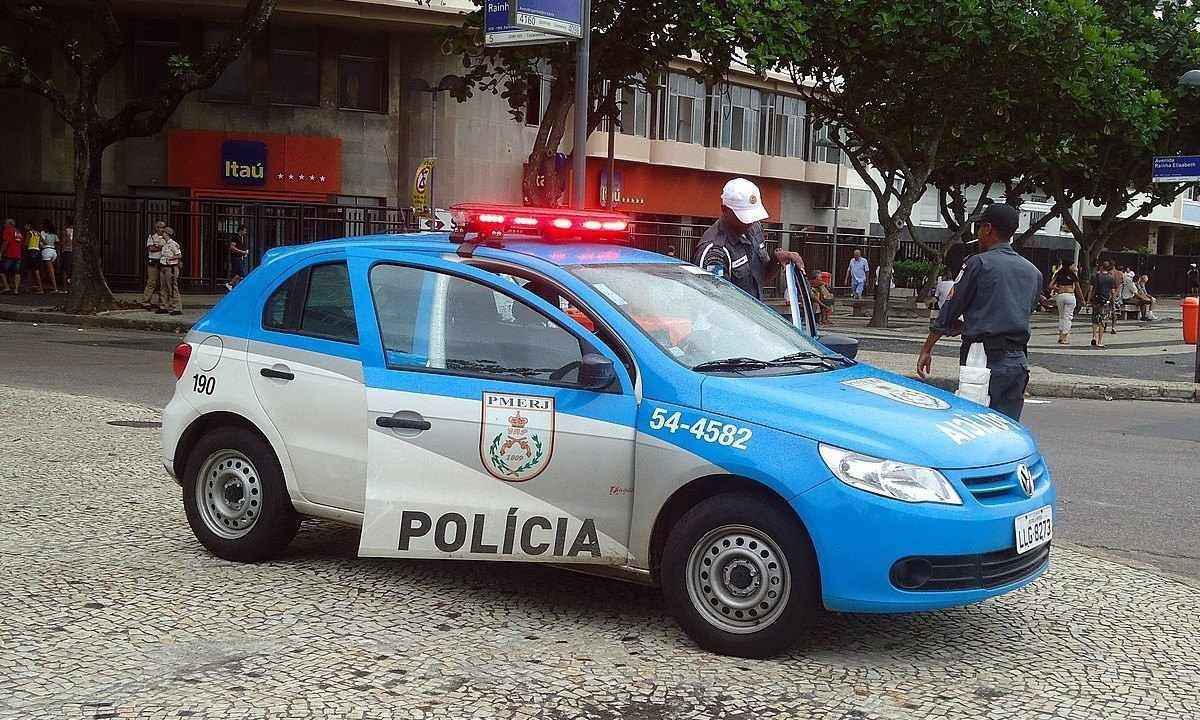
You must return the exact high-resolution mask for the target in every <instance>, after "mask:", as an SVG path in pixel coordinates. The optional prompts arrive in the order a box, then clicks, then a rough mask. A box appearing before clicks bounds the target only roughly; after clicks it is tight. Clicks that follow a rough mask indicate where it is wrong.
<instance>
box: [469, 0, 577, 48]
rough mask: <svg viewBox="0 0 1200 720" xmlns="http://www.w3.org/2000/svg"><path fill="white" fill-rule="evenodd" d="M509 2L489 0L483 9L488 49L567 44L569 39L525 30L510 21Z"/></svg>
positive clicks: (485, 38) (484, 40)
mask: <svg viewBox="0 0 1200 720" xmlns="http://www.w3.org/2000/svg"><path fill="white" fill-rule="evenodd" d="M509 15H510V13H509V9H508V0H488V1H487V3H486V6H485V7H484V9H483V44H484V45H486V46H488V47H500V46H504V45H543V44H545V43H556V42H566V41H567V38H565V37H561V36H558V35H547V34H546V33H543V32H536V31H533V30H524V29H521V28H519V27H517V26H516V25H513V24H512V22H510V19H509Z"/></svg>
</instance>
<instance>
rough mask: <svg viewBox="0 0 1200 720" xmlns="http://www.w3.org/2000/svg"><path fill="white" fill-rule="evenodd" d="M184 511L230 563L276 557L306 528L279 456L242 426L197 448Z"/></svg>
mask: <svg viewBox="0 0 1200 720" xmlns="http://www.w3.org/2000/svg"><path fill="white" fill-rule="evenodd" d="M183 507H184V510H185V511H186V513H187V519H188V525H190V526H191V528H192V532H193V533H194V534H195V536H196V539H197V540H199V541H200V543H201V544H202V545H204V547H206V548H208V550H209V551H210V552H212V554H214V555H216V556H217V557H220V558H224V559H225V560H236V561H239V562H257V561H259V560H266V559H269V558H272V557H275V556H276V555H279V554H280V553H282V552H283V550H284V548H286V547H287V546H288V543H290V542H291V541H292V538H293V537H295V535H296V531H297V529H299V525H300V522H299V518H298V516H297V515H296V511H295V510H294V509H293V508H292V503H291V500H290V499H289V498H288V495H287V487H286V486H285V485H284V482H283V471H282V470H281V469H280V467H279V461H278V460H277V459H276V458H275V453H274V452H273V451H272V450H271V448H270V447H269V446H268V445H267V444H266V443H265V442H264V441H263V440H262V439H261V438H260V437H258V436H257V435H255V434H254V433H251V432H249V431H247V430H243V429H241V428H221V429H218V430H215V431H213V432H210V433H208V434H206V435H205V436H204V437H202V438H201V439H200V441H199V442H197V443H196V446H195V447H194V448H192V452H191V454H190V455H189V459H188V463H187V470H186V472H185V477H184V482H183Z"/></svg>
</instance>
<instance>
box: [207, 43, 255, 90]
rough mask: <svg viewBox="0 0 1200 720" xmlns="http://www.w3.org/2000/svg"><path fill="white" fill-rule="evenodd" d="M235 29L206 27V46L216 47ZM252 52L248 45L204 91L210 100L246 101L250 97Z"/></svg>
mask: <svg viewBox="0 0 1200 720" xmlns="http://www.w3.org/2000/svg"><path fill="white" fill-rule="evenodd" d="M232 34H233V31H232V30H230V29H229V28H227V27H220V26H211V25H210V26H208V27H206V28H204V48H205V49H206V50H207V49H209V48H214V47H216V46H218V45H220V44H221V43H223V42H225V41H226V40H228V39H229V37H230V36H231V35H232ZM250 63H251V52H250V48H249V47H247V48H246V49H245V50H243V51H242V54H241V55H238V56H237V59H236V60H234V61H233V62H231V63H229V65H228V66H227V67H226V68H225V70H224V72H222V73H221V77H219V78H217V81H216V82H215V83H213V84H212V86H211V87H209V88H208V89H207V90H205V91H204V94H203V98H204V100H206V101H208V102H246V101H247V100H249V99H250Z"/></svg>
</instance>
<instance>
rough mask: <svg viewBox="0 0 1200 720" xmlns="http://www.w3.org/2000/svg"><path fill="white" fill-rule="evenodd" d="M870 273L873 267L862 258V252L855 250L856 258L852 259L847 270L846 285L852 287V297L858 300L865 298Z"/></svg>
mask: <svg viewBox="0 0 1200 720" xmlns="http://www.w3.org/2000/svg"><path fill="white" fill-rule="evenodd" d="M870 272H871V267H870V265H869V264H868V263H867V259H866V258H865V257H863V256H862V250H859V249H858V248H855V249H854V257H852V258H850V265H849V267H847V268H846V284H847V285H849V286H850V297H853V298H856V299H857V298H860V297H862V296H863V291H864V290H866V288H867V277H868V276H869V275H870Z"/></svg>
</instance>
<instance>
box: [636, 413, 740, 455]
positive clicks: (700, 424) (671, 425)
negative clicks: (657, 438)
mask: <svg viewBox="0 0 1200 720" xmlns="http://www.w3.org/2000/svg"><path fill="white" fill-rule="evenodd" d="M682 420H683V413H681V412H679V411H675V412H667V411H666V410H664V409H663V408H655V409H654V412H652V413H650V429H651V430H663V429H665V430H667V431H668V432H670V433H672V434H673V433H677V432H686V433H689V434H691V435H693V436H694V437H695V438H696V439H697V440H700V441H702V442H708V443H717V444H718V445H724V446H725V447H731V448H735V449H737V450H745V449H746V448H747V445H748V444H749V442H750V438H751V437H753V436H754V432H753V431H752V430H750V428H744V427H738V426H737V425H730V424H729V423H723V422H721V421H720V420H713V419H712V418H699V419H697V420H695V421H694V422H692V423H690V424H689V423H683V422H681V421H682Z"/></svg>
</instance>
